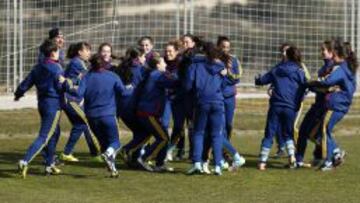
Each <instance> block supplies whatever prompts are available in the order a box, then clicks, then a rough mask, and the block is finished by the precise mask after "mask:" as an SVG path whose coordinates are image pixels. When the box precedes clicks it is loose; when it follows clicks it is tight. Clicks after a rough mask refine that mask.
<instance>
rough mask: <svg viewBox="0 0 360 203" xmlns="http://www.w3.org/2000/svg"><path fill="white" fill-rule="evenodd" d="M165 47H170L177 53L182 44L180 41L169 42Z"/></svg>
mask: <svg viewBox="0 0 360 203" xmlns="http://www.w3.org/2000/svg"><path fill="white" fill-rule="evenodd" d="M166 46H172V47H174V49H175V50H176V51H178V50H179V49H180V48H181V47H182V43H181V41H180V40H170V41H169V42H168V43H167V44H166Z"/></svg>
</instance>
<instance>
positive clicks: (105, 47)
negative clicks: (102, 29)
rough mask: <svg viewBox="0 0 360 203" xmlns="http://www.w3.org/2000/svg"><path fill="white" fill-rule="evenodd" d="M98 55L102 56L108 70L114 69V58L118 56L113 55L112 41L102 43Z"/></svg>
mask: <svg viewBox="0 0 360 203" xmlns="http://www.w3.org/2000/svg"><path fill="white" fill-rule="evenodd" d="M97 55H99V56H101V58H102V60H103V61H104V62H105V68H106V69H107V70H110V71H114V69H115V66H114V65H113V64H112V60H113V59H115V58H116V56H115V55H113V48H112V46H111V44H110V43H107V42H104V43H102V44H100V46H99V48H98V51H97Z"/></svg>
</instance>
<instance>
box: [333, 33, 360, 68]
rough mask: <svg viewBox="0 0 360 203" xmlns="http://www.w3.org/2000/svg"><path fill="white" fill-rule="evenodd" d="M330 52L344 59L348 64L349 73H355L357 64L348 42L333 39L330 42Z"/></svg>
mask: <svg viewBox="0 0 360 203" xmlns="http://www.w3.org/2000/svg"><path fill="white" fill-rule="evenodd" d="M331 50H332V51H333V52H334V54H336V55H337V56H339V57H340V58H343V59H345V60H346V61H347V62H348V64H349V69H350V71H351V72H352V73H353V74H355V73H356V71H357V68H358V65H359V64H358V61H357V58H356V53H355V52H354V51H353V50H352V48H351V44H350V43H349V42H343V41H342V40H341V39H339V38H337V39H333V40H331Z"/></svg>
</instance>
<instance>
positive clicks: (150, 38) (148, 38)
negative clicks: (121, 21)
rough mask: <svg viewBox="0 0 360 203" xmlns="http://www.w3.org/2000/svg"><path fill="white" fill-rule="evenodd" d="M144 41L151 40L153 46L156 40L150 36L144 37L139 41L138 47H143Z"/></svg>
mask: <svg viewBox="0 0 360 203" xmlns="http://www.w3.org/2000/svg"><path fill="white" fill-rule="evenodd" d="M144 40H149V41H150V43H151V44H154V40H153V38H152V37H150V36H142V37H141V38H140V39H139V40H138V45H139V46H140V45H141V42H142V41H144Z"/></svg>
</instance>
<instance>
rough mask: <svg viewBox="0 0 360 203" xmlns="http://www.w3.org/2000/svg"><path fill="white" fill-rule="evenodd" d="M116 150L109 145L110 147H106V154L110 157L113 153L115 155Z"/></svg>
mask: <svg viewBox="0 0 360 203" xmlns="http://www.w3.org/2000/svg"><path fill="white" fill-rule="evenodd" d="M114 152H115V150H114V148H112V147H109V148H107V149H106V151H105V154H106V155H107V156H108V157H110V156H113V155H114Z"/></svg>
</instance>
